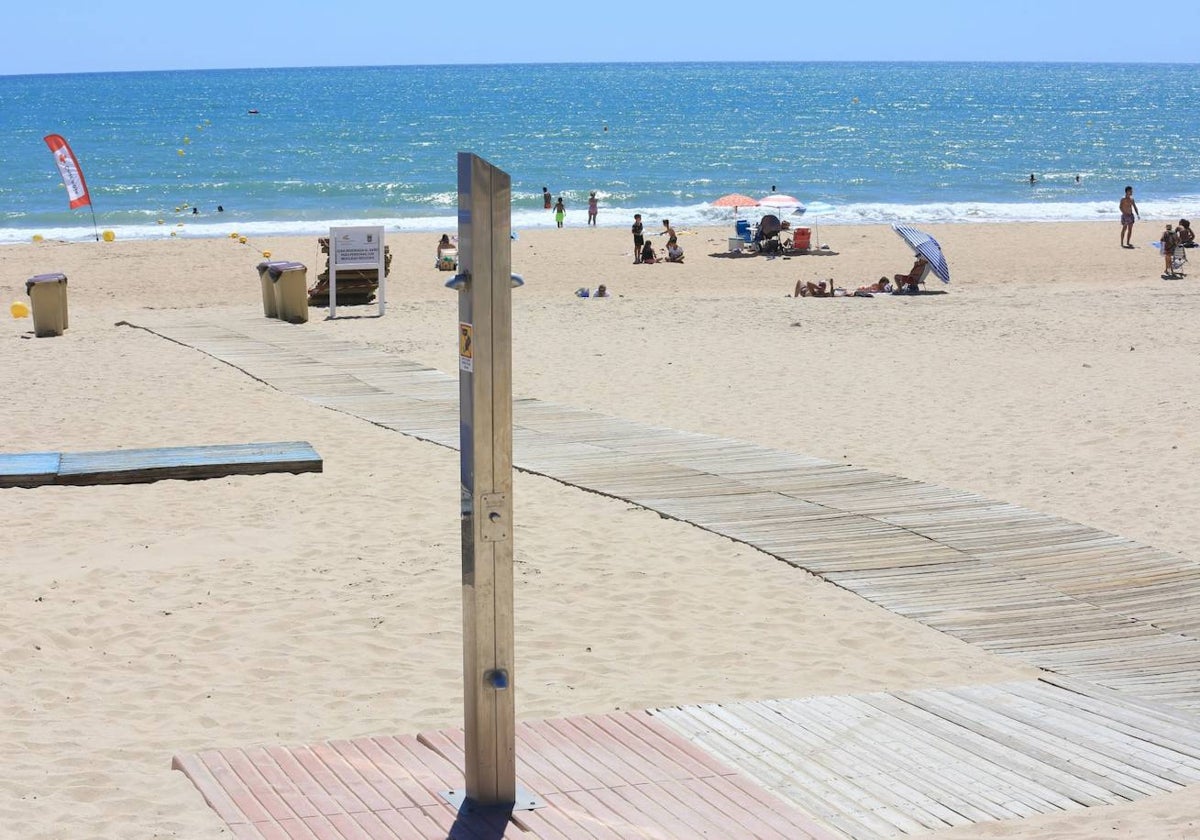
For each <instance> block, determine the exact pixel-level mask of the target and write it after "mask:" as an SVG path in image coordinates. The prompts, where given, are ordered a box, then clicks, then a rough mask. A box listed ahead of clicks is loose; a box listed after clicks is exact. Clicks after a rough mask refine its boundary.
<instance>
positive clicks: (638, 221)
mask: <svg viewBox="0 0 1200 840" xmlns="http://www.w3.org/2000/svg"><path fill="white" fill-rule="evenodd" d="M631 229H632V231H633V264H634V265H637V264H638V263H640V262H641V261H642V245H643V244H644V243H645V241H646V238H645V237H644V236H643V235H642V214H641V213H634V214H633V227H632V228H631Z"/></svg>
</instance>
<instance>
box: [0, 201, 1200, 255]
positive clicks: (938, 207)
mask: <svg viewBox="0 0 1200 840" xmlns="http://www.w3.org/2000/svg"><path fill="white" fill-rule="evenodd" d="M1139 207H1140V210H1141V215H1142V217H1143V218H1144V219H1147V220H1149V219H1162V220H1167V221H1173V220H1175V219H1179V218H1198V217H1200V195H1190V196H1182V197H1180V198H1178V199H1173V200H1167V201H1162V200H1157V201H1145V202H1139ZM773 212H774V213H775V214H776V215H779V216H780V217H781V218H784V219H787V220H789V221H791V222H793V223H794V224H797V225H806V226H811V225H813V224H816V225H867V224H888V223H890V222H894V221H905V222H909V223H913V224H921V223H925V224H959V223H967V224H970V223H989V222H1080V221H1084V222H1087V221H1114V222H1115V221H1116V220H1117V219H1118V213H1117V206H1116V202H1115V201H1111V202H1110V201H1097V202H1048V203H1040V204H1035V203H1019V204H1001V203H984V202H979V203H971V202H962V203H946V204H886V203H879V204H847V205H842V206H838V205H833V206H832V207H831V208H829V209H827V210H825V211H824V212H820V213H808V212H805V213H803V214H796V213H795V212H793V211H787V210H782V211H773ZM634 213H641V214H642V220H643V223H644V224H645V226H646V230H647V231H650V232H657V231H658V229H659V227H660V225H661V221H662V220H663V219H670V220H671V222H672V224H673V225H674V227H675V228H676V229H685V228H689V227H706V226H722V225H727V224H730V223H731V222H732V220H733V212H732V211H731V210H730V209H728V208H723V207H712V206H710V205H708V204H691V205H677V206H671V205H661V206H651V207H636V208H634V207H618V206H607V205H605V204H604V203H603V201H602V202H601V205H600V214H599V217H598V222H599V224H600V226H601V227H622V228H627V227H628V226H629V224H630V223H631V222H632V220H633V214H634ZM739 215H740V217H741V218H749V219H757V218H759V217H760V216H762V215H764V211H762V210H760V209H759V208H754V207H749V208H741V209H740V210H739ZM586 218H587V216H586V209H585V207H584V204H583V202H579V203H578V204H577V205H575V206H574V207H571V208H570V209H569V210H568V214H567V226H568V227H573V228H579V227H583V225H584V222H585V220H586ZM357 225H382V226H383V227H384V228H385V230H387V231H395V232H429V233H433V232H439V233H440V232H447V231H450V232H453V231H455V230H457V227H458V220H457V215H456V214H455V213H453V212H452V211H446V212H437V213H431V214H426V215H420V216H387V217H378V218H342V219H321V220H313V219H309V220H296V221H292V220H289V221H279V220H269V219H264V220H257V221H236V220H233V219H228V220H224V219H223V220H221V221H220V222H205V221H189V222H184V223H183V224H179V223H178V222H174V223H170V224H166V225H159V224H126V225H104V224H103V222H102V223H101V228H102V229H104V228H107V229H111V230H112V231H113V232H114V233H115V234H116V237H117V239H122V240H125V239H166V238H170V236H171V234H172V233H174V234H175V236H177V237H184V238H211V237H226V236H229V234H230V233H238V234H240V235H242V236H246V237H250V238H253V237H263V236H319V235H323V234H326V233H328V232H329V228H330V227H353V226H357ZM512 226H513V230H515V231H518V232H519V231H521V230H532V229H538V228H552V227H554V226H555V222H554V214H553V213H551V212H549V211H547V210H543V209H540V208H538V209H518V210H515V211H514V212H513V215H512ZM35 234H36V235H40V236H42V237H43V238H44V239H47V240H59V241H66V242H75V241H81V242H82V241H89V240H92V239H94V238H95V232H94V230H93V229H92V228H91V227H90V226H89V227H83V226H72V227H52V228H33V227H3V228H0V244H13V243H20V242H29V241H30V240H31V238H32V237H33V236H34V235H35Z"/></svg>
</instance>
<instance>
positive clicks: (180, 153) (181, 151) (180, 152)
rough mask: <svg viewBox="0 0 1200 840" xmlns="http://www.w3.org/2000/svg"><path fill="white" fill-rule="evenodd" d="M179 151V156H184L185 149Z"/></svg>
mask: <svg viewBox="0 0 1200 840" xmlns="http://www.w3.org/2000/svg"><path fill="white" fill-rule="evenodd" d="M178 152H179V156H180V157H183V149H179V150H178Z"/></svg>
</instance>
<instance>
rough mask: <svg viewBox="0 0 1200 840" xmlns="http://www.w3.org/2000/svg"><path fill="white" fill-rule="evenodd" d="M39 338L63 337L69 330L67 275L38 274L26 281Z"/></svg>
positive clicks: (34, 328) (36, 333)
mask: <svg viewBox="0 0 1200 840" xmlns="http://www.w3.org/2000/svg"><path fill="white" fill-rule="evenodd" d="M25 292H26V294H28V295H29V304H30V308H32V309H33V332H34V334H35V335H37V336H39V337H40V336H47V335H62V334H63V330H65V329H66V328H67V275H65V274H38V275H35V276H33V277H30V278H29V279H28V280H26V281H25Z"/></svg>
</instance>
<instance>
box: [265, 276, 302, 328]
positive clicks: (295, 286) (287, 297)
mask: <svg viewBox="0 0 1200 840" xmlns="http://www.w3.org/2000/svg"><path fill="white" fill-rule="evenodd" d="M267 276H269V277H270V278H271V283H272V284H273V285H274V287H275V308H276V310H277V311H278V313H279V314H278V317H279V318H280V319H281V320H283V321H287V322H288V323H289V324H303V323H305V322H307V321H308V268H307V267H306V266H305V265H304V263H298V262H272V263H268V264H267Z"/></svg>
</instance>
